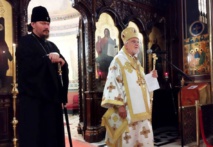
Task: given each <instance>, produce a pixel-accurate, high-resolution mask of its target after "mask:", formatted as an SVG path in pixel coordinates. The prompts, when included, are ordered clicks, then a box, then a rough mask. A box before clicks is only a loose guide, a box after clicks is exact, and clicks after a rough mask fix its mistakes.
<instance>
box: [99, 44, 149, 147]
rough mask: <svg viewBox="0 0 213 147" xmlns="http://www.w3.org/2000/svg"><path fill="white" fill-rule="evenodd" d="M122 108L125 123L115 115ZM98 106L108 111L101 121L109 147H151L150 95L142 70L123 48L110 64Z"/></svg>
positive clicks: (134, 58)
mask: <svg viewBox="0 0 213 147" xmlns="http://www.w3.org/2000/svg"><path fill="white" fill-rule="evenodd" d="M122 105H124V106H125V108H126V111H127V117H126V119H122V118H120V116H119V114H118V109H117V108H118V107H119V106H122ZM101 106H102V107H105V108H108V110H107V112H106V113H105V114H104V116H103V118H102V125H104V126H105V127H106V131H107V132H106V143H107V145H108V146H110V147H139V146H141V147H153V131H152V127H151V123H150V121H149V119H150V118H151V111H150V93H149V92H148V89H147V86H146V82H145V80H144V69H143V68H142V67H141V64H140V62H139V61H138V59H137V58H136V57H135V56H130V55H129V54H128V53H127V52H126V49H125V47H123V48H122V49H121V50H120V51H119V53H118V55H116V56H115V57H114V59H113V61H112V62H111V64H110V67H109V73H108V76H107V80H106V84H105V88H104V92H103V98H102V103H101Z"/></svg>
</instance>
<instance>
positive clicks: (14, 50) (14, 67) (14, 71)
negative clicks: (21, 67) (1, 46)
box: [12, 43, 16, 84]
mask: <svg viewBox="0 0 213 147" xmlns="http://www.w3.org/2000/svg"><path fill="white" fill-rule="evenodd" d="M15 52H16V44H15V43H13V52H12V55H13V70H12V73H13V84H15V83H16V55H15Z"/></svg>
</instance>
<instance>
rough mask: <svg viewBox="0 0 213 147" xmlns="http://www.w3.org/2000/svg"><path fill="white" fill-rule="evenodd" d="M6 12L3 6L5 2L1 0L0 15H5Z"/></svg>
mask: <svg viewBox="0 0 213 147" xmlns="http://www.w3.org/2000/svg"><path fill="white" fill-rule="evenodd" d="M4 12H5V10H4V8H3V4H2V3H1V1H0V17H1V16H2V17H3V16H4Z"/></svg>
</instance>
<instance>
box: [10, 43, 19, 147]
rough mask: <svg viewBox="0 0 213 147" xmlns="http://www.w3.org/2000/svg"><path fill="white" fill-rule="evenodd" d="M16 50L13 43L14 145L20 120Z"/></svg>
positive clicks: (15, 146)
mask: <svg viewBox="0 0 213 147" xmlns="http://www.w3.org/2000/svg"><path fill="white" fill-rule="evenodd" d="M15 50H16V45H15V44H13V52H12V55H13V83H12V86H13V88H12V92H11V93H12V95H13V120H12V124H13V146H14V147H17V141H18V139H17V136H16V126H17V124H18V120H17V119H16V99H17V95H18V89H17V87H18V84H17V83H16V56H15Z"/></svg>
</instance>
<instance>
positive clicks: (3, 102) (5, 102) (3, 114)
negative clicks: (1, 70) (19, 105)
mask: <svg viewBox="0 0 213 147" xmlns="http://www.w3.org/2000/svg"><path fill="white" fill-rule="evenodd" d="M11 112H12V111H11V101H10V97H9V96H0V122H1V123H0V128H1V129H0V146H1V144H3V143H9V142H11V138H12V124H11V122H12V117H11V116H12V113H11Z"/></svg>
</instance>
